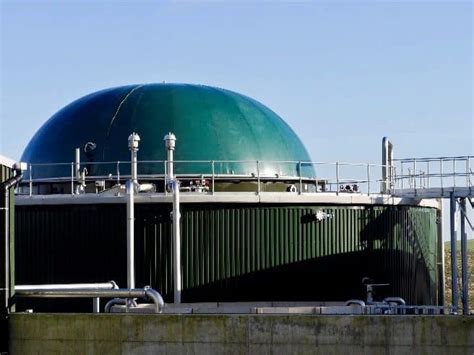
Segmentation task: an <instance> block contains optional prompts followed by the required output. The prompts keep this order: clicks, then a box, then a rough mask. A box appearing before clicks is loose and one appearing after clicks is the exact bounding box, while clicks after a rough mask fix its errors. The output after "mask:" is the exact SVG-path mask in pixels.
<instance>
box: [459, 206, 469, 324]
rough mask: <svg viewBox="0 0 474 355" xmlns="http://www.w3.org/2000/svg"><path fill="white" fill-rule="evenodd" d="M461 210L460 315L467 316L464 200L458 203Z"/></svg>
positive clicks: (467, 291)
mask: <svg viewBox="0 0 474 355" xmlns="http://www.w3.org/2000/svg"><path fill="white" fill-rule="evenodd" d="M460 208H461V266H462V269H461V273H462V313H463V314H464V315H467V314H469V280H468V269H467V234H466V217H467V216H466V199H465V198H464V197H463V198H461V201H460Z"/></svg>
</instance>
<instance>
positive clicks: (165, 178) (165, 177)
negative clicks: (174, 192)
mask: <svg viewBox="0 0 474 355" xmlns="http://www.w3.org/2000/svg"><path fill="white" fill-rule="evenodd" d="M163 164H164V165H165V168H164V172H165V174H164V175H163V183H164V190H163V191H164V192H165V195H168V191H167V183H168V181H167V180H168V178H167V176H168V172H167V169H166V166H167V165H168V161H167V160H165V161H164V163H163Z"/></svg>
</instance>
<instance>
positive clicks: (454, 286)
mask: <svg viewBox="0 0 474 355" xmlns="http://www.w3.org/2000/svg"><path fill="white" fill-rule="evenodd" d="M449 212H450V213H449V217H450V227H451V292H452V296H453V307H452V312H453V313H457V310H458V298H459V295H458V269H457V255H456V239H457V237H456V198H455V197H454V193H453V192H451V194H450V204H449Z"/></svg>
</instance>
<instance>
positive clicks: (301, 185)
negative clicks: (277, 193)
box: [298, 160, 303, 195]
mask: <svg viewBox="0 0 474 355" xmlns="http://www.w3.org/2000/svg"><path fill="white" fill-rule="evenodd" d="M298 175H299V178H300V182H299V183H300V188H299V191H298V194H299V195H301V193H302V192H303V177H302V176H301V160H300V161H299V162H298Z"/></svg>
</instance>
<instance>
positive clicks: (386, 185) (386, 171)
mask: <svg viewBox="0 0 474 355" xmlns="http://www.w3.org/2000/svg"><path fill="white" fill-rule="evenodd" d="M392 162H393V145H392V143H391V142H390V141H389V140H388V137H383V139H382V193H388V191H389V189H390V184H391V180H392Z"/></svg>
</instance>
